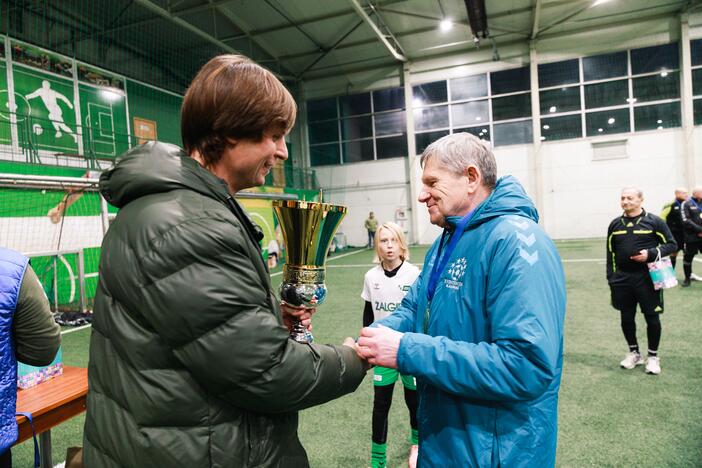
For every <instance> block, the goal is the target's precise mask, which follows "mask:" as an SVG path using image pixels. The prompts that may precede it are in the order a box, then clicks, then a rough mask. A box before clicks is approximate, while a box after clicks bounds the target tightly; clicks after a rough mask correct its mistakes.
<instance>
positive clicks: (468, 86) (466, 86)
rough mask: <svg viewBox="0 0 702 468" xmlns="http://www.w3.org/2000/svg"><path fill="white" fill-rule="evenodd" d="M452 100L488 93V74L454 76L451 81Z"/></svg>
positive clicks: (477, 96)
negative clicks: (463, 76)
mask: <svg viewBox="0 0 702 468" xmlns="http://www.w3.org/2000/svg"><path fill="white" fill-rule="evenodd" d="M450 87H451V100H452V101H461V100H463V99H472V98H479V97H483V96H487V95H488V89H487V75H486V74H482V75H473V76H466V77H465V78H454V79H453V80H451V82H450Z"/></svg>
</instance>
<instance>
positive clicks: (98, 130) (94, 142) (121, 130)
mask: <svg viewBox="0 0 702 468" xmlns="http://www.w3.org/2000/svg"><path fill="white" fill-rule="evenodd" d="M78 96H79V100H80V116H81V120H82V125H83V149H84V150H85V152H86V154H91V153H92V155H94V156H95V157H98V158H114V157H115V156H119V155H120V154H122V153H124V152H125V151H127V150H128V149H129V136H128V131H127V106H126V98H125V96H123V95H121V94H118V93H115V92H109V91H104V90H100V89H99V88H95V87H92V86H88V85H84V84H82V83H81V84H79V85H78Z"/></svg>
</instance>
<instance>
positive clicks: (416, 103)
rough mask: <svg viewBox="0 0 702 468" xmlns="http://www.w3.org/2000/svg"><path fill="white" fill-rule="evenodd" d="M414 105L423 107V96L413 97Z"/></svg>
mask: <svg viewBox="0 0 702 468" xmlns="http://www.w3.org/2000/svg"><path fill="white" fill-rule="evenodd" d="M412 105H413V106H414V107H421V106H422V105H424V101H422V99H421V98H418V97H416V98H414V99H412Z"/></svg>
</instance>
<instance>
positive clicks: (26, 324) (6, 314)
mask: <svg viewBox="0 0 702 468" xmlns="http://www.w3.org/2000/svg"><path fill="white" fill-rule="evenodd" d="M60 345H61V332H60V328H59V326H58V325H57V324H56V322H54V318H53V315H52V313H51V309H49V301H48V300H47V298H46V294H45V293H44V289H43V288H42V286H41V283H40V282H39V278H37V275H36V274H35V273H34V270H32V267H31V266H30V265H29V259H28V258H27V257H25V256H23V255H22V254H20V253H19V252H15V251H14V250H9V249H4V248H2V247H0V400H1V401H2V410H0V468H9V467H11V466H12V454H11V452H10V447H11V446H12V444H14V443H15V441H16V440H17V435H18V433H17V423H16V421H15V408H16V404H17V361H20V362H23V363H25V364H29V365H31V366H46V365H49V364H51V361H53V360H54V357H55V356H56V352H57V351H58V349H59V346H60Z"/></svg>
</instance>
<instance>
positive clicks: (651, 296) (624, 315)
mask: <svg viewBox="0 0 702 468" xmlns="http://www.w3.org/2000/svg"><path fill="white" fill-rule="evenodd" d="M642 202H643V193H642V192H641V190H639V189H637V188H625V189H623V190H622V194H621V206H622V209H623V210H624V213H623V215H622V216H620V217H618V218H615V219H614V220H613V221H612V222H611V223H610V224H609V229H608V231H607V282H608V283H609V287H610V289H611V291H612V306H614V308H615V309H617V310H619V311H620V312H621V326H622V331H623V332H624V338H625V339H626V341H627V343H628V345H629V353H628V354H627V355H626V357H625V358H624V360H623V361H622V362H621V363H620V366H621V367H623V368H624V369H633V368H635V367H636V366H638V365H641V364H643V363H644V359H643V357H642V356H641V353H640V352H639V344H638V342H637V340H636V320H635V317H636V305H637V304H638V305H639V307H640V308H641V312H642V313H643V314H644V317H645V318H646V325H647V330H646V334H647V337H648V359H646V373H648V374H660V372H661V367H660V360H659V358H658V344H659V343H660V339H661V322H660V318H659V314H661V313H662V312H663V291H660V290H659V291H656V290H655V289H654V288H653V281H651V277H650V276H649V273H648V266H647V265H646V263H647V262H653V261H655V260H656V257H657V256H658V255H659V252H660V256H661V257H665V256H667V255H670V254H671V253H672V252H675V251H676V249H677V244H676V243H675V239H674V238H673V235H672V234H671V232H670V229H668V226H667V225H666V224H665V222H664V221H663V220H662V219H661V218H659V217H658V216H656V215H654V214H652V213H647V212H646V211H645V210H644V209H643V208H642V207H641V203H642Z"/></svg>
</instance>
